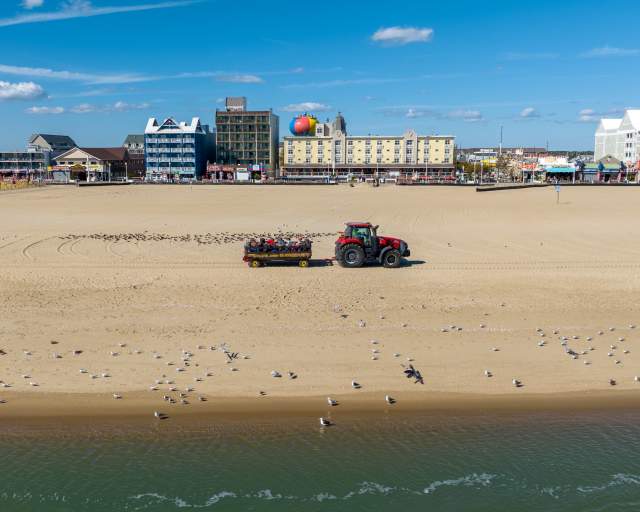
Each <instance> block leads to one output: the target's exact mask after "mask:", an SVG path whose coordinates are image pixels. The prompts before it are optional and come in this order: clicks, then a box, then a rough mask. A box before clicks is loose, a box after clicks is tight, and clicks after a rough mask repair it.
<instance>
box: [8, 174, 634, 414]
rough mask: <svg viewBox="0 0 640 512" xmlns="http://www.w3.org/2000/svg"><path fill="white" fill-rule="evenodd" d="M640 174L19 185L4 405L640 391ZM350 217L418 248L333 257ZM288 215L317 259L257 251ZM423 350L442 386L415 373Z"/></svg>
mask: <svg viewBox="0 0 640 512" xmlns="http://www.w3.org/2000/svg"><path fill="white" fill-rule="evenodd" d="M637 193H638V191H637V190H636V189H635V188H633V189H624V188H600V187H599V188H579V187H576V188H571V187H566V188H564V189H563V190H562V193H561V201H560V204H556V196H555V192H554V191H553V188H543V189H526V190H514V191H502V192H495V193H483V194H478V193H476V192H475V190H474V189H473V188H453V187H451V188H450V187H433V188H411V187H406V188H405V187H393V186H385V187H380V188H378V189H374V188H371V187H370V186H366V185H360V186H357V187H355V188H351V187H347V186H335V187H233V186H229V187H222V186H220V187H212V186H194V187H190V186H129V187H104V188H76V187H67V186H60V187H48V188H43V189H36V190H24V191H15V192H5V193H2V194H1V195H0V214H1V216H2V219H3V223H2V227H1V228H0V256H1V261H2V272H0V290H2V293H0V318H1V320H0V350H1V351H2V352H0V381H2V383H0V385H3V384H8V385H9V386H10V387H0V399H3V400H6V403H2V404H0V418H1V417H18V416H20V417H23V416H38V415H47V416H52V415H53V416H55V415H79V416H83V415H85V416H89V415H94V414H98V413H99V414H118V413H123V414H140V415H147V416H149V415H151V414H152V413H153V411H154V410H162V411H164V412H166V413H167V414H170V415H177V414H183V413H194V412H216V411H221V412H222V411H227V412H228V411H232V410H236V411H240V410H245V411H258V412H259V413H261V414H269V412H270V411H279V412H283V411H288V410H291V411H294V410H296V409H303V410H308V411H317V412H318V413H326V411H327V408H328V406H327V402H326V399H327V397H328V396H330V397H332V398H334V399H336V400H338V401H339V403H340V405H339V406H338V407H334V408H331V409H332V410H336V411H340V412H341V413H342V411H345V412H346V411H348V410H350V409H351V408H353V409H354V410H362V409H367V408H371V409H376V410H377V409H380V410H385V409H387V408H389V407H395V408H399V409H403V408H408V407H415V408H420V407H439V408H445V409H446V408H447V404H455V406H456V407H457V406H459V407H461V408H465V407H473V404H476V406H478V404H479V406H480V407H486V406H490V405H491V404H498V403H501V404H514V405H517V404H521V405H522V404H525V405H526V404H528V406H530V407H541V406H543V405H544V404H545V403H551V402H554V401H555V403H557V404H560V403H562V404H572V403H575V404H578V403H579V404H582V405H588V404H593V405H594V406H603V405H606V404H607V403H612V404H613V403H615V404H631V403H633V404H635V403H636V402H637V397H638V396H640V383H639V382H636V381H635V380H634V378H635V376H636V375H640V348H639V347H638V343H640V312H639V308H640V286H639V285H640V259H639V257H640V245H639V244H638V235H640V228H639V227H638V225H637V222H636V220H635V219H636V218H637V217H638V215H639V214H640V202H638V200H637ZM347 220H364V221H371V222H374V223H376V224H380V226H381V229H380V231H381V232H382V233H383V234H390V235H395V236H398V237H401V238H403V239H404V240H406V241H407V242H408V243H409V246H410V248H411V258H410V259H409V261H408V262H407V264H406V265H405V266H403V267H402V268H400V269H396V270H388V269H383V268H378V267H370V268H363V269H358V270H350V269H343V268H340V267H339V266H337V265H336V266H334V265H331V264H329V263H326V262H323V261H322V260H324V259H327V258H331V257H332V256H333V243H334V240H335V238H336V234H337V232H338V231H339V230H340V229H342V225H343V222H344V221H347ZM279 231H282V232H292V233H310V234H311V236H312V237H313V238H314V257H315V258H317V259H318V262H317V264H315V265H312V267H311V268H307V269H300V268H298V267H294V266H272V267H267V268H260V269H250V268H248V267H247V266H246V264H245V263H243V262H242V261H241V256H242V239H243V238H244V237H245V236H247V235H259V234H267V233H275V232H279ZM636 324H638V325H639V327H638V328H637V329H636V328H635V325H636ZM600 332H601V333H602V334H600ZM543 335H544V336H543ZM562 337H566V338H567V339H566V340H564V344H563V340H562ZM590 338H591V339H590ZM372 340H375V341H377V344H373V343H372ZM225 348H227V349H228V350H229V351H231V352H237V353H238V354H239V357H238V359H236V360H234V361H232V362H227V360H228V358H227V356H226V355H225V353H224V352H223V349H225ZM494 349H495V350H494ZM592 349H593V350H592ZM374 350H377V351H378V352H377V353H375V352H373V351H374ZM567 350H571V351H572V352H573V353H574V355H571V354H568V353H567ZM74 352H75V353H74ZM609 354H611V355H609ZM185 359H186V360H185ZM409 360H411V361H409ZM409 362H411V363H412V364H413V365H415V367H416V368H418V369H419V370H420V371H421V372H422V374H423V375H424V378H425V382H424V385H420V384H414V383H413V381H411V380H409V379H406V378H405V377H404V375H403V373H402V370H403V368H402V366H401V364H405V365H406V364H409ZM187 363H188V364H187ZM232 368H233V369H235V371H232ZM81 370H83V372H81ZM179 370H182V371H179ZM273 370H276V371H278V372H280V373H281V374H282V377H280V378H274V377H272V376H271V372H272V371H273ZM485 370H487V371H489V372H490V375H491V376H490V377H487V376H486V375H485ZM85 371H86V373H85ZM289 371H290V372H294V373H295V374H296V376H297V378H295V379H290V378H289V377H288V374H287V372H289ZM513 379H517V380H519V381H520V382H521V383H522V386H521V387H515V386H514V385H513V383H512V381H513ZM611 379H613V380H614V381H615V385H611V383H610V380H611ZM352 380H356V381H357V382H358V383H360V384H361V385H362V388H361V389H353V388H352V386H351V382H352ZM157 381H158V382H157ZM152 387H157V390H152V389H151V388H152ZM170 388H176V389H175V391H171V390H170ZM187 388H194V389H193V390H192V391H188V390H187ZM261 392H262V395H263V396H262V395H261ZM180 393H184V394H185V395H187V396H186V398H185V399H186V400H187V402H188V404H184V405H183V404H181V403H180ZM113 394H117V395H120V396H121V398H120V399H114V398H113ZM163 395H167V396H171V397H173V398H175V399H176V402H177V403H175V404H169V403H168V402H166V401H165V400H163ZM385 395H391V396H393V397H394V398H396V399H397V403H396V404H394V405H392V406H390V405H388V404H386V403H385V401H384V396H385ZM199 397H202V398H204V399H205V400H204V401H201V400H199ZM368 404H370V405H368ZM409 404H410V405H409Z"/></svg>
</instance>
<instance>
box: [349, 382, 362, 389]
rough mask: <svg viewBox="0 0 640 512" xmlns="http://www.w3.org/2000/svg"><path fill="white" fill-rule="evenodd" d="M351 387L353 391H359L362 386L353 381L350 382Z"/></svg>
mask: <svg viewBox="0 0 640 512" xmlns="http://www.w3.org/2000/svg"><path fill="white" fill-rule="evenodd" d="M351 387H352V388H353V389H360V388H361V387H362V386H361V385H360V384H358V383H357V382H356V381H355V380H352V381H351Z"/></svg>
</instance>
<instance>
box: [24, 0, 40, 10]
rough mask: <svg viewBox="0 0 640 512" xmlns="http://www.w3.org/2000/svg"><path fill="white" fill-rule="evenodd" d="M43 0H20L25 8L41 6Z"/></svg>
mask: <svg viewBox="0 0 640 512" xmlns="http://www.w3.org/2000/svg"><path fill="white" fill-rule="evenodd" d="M43 3H44V0H22V7H24V8H25V9H35V8H36V7H42V4H43Z"/></svg>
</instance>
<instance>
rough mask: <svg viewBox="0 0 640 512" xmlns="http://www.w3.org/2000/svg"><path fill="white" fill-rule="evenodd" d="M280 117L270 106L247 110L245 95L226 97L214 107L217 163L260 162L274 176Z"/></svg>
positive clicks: (247, 164) (256, 163) (252, 163)
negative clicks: (219, 108) (217, 107)
mask: <svg viewBox="0 0 640 512" xmlns="http://www.w3.org/2000/svg"><path fill="white" fill-rule="evenodd" d="M279 138H280V118H279V117H278V116H277V115H275V114H274V113H273V112H272V110H271V109H269V110H247V99H246V98H244V97H237V98H227V99H226V101H225V109H224V110H218V109H216V160H215V163H216V164H220V165H235V166H237V167H240V168H246V167H248V166H253V165H259V166H261V167H262V168H264V169H265V170H266V172H267V173H269V174H271V175H272V176H275V173H276V172H277V170H278V167H279V160H278V141H279Z"/></svg>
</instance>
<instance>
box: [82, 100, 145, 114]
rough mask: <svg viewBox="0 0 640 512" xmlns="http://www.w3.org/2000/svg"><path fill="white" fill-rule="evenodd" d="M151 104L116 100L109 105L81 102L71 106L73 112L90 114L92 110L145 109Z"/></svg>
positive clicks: (124, 110) (126, 110)
mask: <svg viewBox="0 0 640 512" xmlns="http://www.w3.org/2000/svg"><path fill="white" fill-rule="evenodd" d="M150 106H151V105H150V104H149V103H146V102H145V103H127V102H125V101H116V102H115V103H113V104H109V105H94V104H92V103H81V104H80V105H76V106H75V107H72V108H71V112H73V113H74V114H92V113H94V112H130V111H131V110H145V109H147V108H149V107H150Z"/></svg>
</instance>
